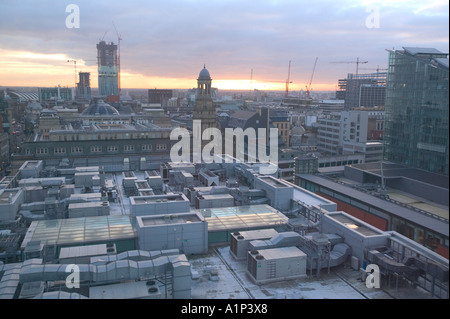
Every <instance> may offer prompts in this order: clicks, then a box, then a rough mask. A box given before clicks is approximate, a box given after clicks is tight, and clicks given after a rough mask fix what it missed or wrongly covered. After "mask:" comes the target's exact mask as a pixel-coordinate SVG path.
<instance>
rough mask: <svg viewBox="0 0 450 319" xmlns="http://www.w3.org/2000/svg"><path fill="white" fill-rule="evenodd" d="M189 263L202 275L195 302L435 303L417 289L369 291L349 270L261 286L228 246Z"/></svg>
mask: <svg viewBox="0 0 450 319" xmlns="http://www.w3.org/2000/svg"><path fill="white" fill-rule="evenodd" d="M261 251H262V250H261ZM188 260H189V263H190V264H191V268H192V269H193V270H194V271H196V272H198V273H199V275H200V278H199V279H195V280H192V284H191V298H192V299H212V300H214V299H262V300H264V299H394V298H398V299H432V298H431V296H430V295H429V294H427V293H424V292H422V291H421V290H419V289H417V288H416V289H415V288H410V287H399V288H397V289H396V288H395V284H392V285H391V286H383V287H382V289H373V288H372V289H371V288H367V287H366V285H365V282H363V281H361V275H360V273H359V272H358V271H354V270H353V269H351V268H350V267H336V268H332V269H331V272H330V273H328V272H327V270H326V269H323V270H322V271H321V272H320V277H319V278H317V277H316V276H315V275H313V277H311V278H299V279H293V280H280V281H276V282H272V283H266V284H263V285H258V284H256V283H254V282H253V281H252V280H251V278H250V277H249V276H248V274H247V262H246V261H238V260H235V259H234V258H233V257H232V255H231V254H230V247H229V246H228V245H226V246H221V247H215V248H210V249H209V252H208V253H207V254H205V255H192V256H188ZM211 268H213V269H216V270H217V274H218V280H217V281H212V280H209V273H208V269H211ZM307 273H308V274H309V271H307ZM314 274H315V272H314Z"/></svg>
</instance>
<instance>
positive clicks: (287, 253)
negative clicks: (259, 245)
mask: <svg viewBox="0 0 450 319" xmlns="http://www.w3.org/2000/svg"><path fill="white" fill-rule="evenodd" d="M258 253H259V254H260V255H261V256H263V257H264V259H266V260H271V259H275V260H277V259H280V258H295V257H306V254H305V253H304V252H303V251H301V250H300V249H298V248H297V247H294V246H292V247H279V248H269V249H261V250H258Z"/></svg>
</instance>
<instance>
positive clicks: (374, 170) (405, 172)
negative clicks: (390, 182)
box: [351, 161, 449, 189]
mask: <svg viewBox="0 0 450 319" xmlns="http://www.w3.org/2000/svg"><path fill="white" fill-rule="evenodd" d="M351 167H352V168H356V169H360V170H363V171H365V172H369V173H371V174H374V175H376V176H379V177H381V164H380V162H374V163H363V164H352V165H351ZM383 176H384V177H385V178H398V177H406V178H410V179H413V180H417V181H420V182H423V183H427V184H430V185H434V186H438V187H442V188H445V189H449V178H448V176H447V175H442V174H436V173H432V172H427V171H425V170H421V169H417V168H412V167H408V166H404V165H400V164H395V163H386V162H384V161H383Z"/></svg>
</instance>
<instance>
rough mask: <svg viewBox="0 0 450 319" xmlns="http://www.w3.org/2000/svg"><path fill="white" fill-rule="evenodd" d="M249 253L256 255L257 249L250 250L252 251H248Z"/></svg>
mask: <svg viewBox="0 0 450 319" xmlns="http://www.w3.org/2000/svg"><path fill="white" fill-rule="evenodd" d="M250 254H252V255H257V254H258V251H257V250H252V251H251V252H250Z"/></svg>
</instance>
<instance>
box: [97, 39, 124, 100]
mask: <svg viewBox="0 0 450 319" xmlns="http://www.w3.org/2000/svg"><path fill="white" fill-rule="evenodd" d="M118 62H119V60H118V55H117V45H116V44H114V43H113V42H111V43H106V42H105V41H100V43H98V44H97V64H98V94H99V95H100V96H109V95H118V94H119V82H118V79H119V76H118V75H119V68H118Z"/></svg>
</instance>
